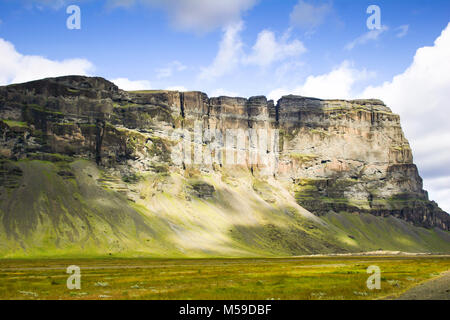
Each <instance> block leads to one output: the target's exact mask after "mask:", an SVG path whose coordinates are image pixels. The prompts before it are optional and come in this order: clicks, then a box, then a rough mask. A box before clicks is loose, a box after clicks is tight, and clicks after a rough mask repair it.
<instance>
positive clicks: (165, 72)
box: [156, 61, 186, 79]
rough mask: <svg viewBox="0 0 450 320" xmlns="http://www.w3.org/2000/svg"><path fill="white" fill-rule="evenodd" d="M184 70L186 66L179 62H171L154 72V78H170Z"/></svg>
mask: <svg viewBox="0 0 450 320" xmlns="http://www.w3.org/2000/svg"><path fill="white" fill-rule="evenodd" d="M184 70H186V66H185V65H184V64H182V63H181V62H179V61H172V62H171V63H169V64H168V65H167V66H166V67H165V68H161V69H157V70H156V77H157V78H158V79H164V78H170V77H171V76H173V74H174V73H175V72H181V71H184Z"/></svg>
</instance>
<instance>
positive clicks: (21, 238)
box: [0, 76, 450, 257]
mask: <svg viewBox="0 0 450 320" xmlns="http://www.w3.org/2000/svg"><path fill="white" fill-rule="evenodd" d="M0 119H1V120H0V134H1V142H0V170H1V175H0V257H64V256H83V257H97V256H119V257H120V256H126V257H134V256H150V257H222V256H286V255H300V254H317V253H349V252H362V251H373V250H379V249H382V250H401V251H408V252H446V253H448V252H450V232H449V230H450V216H449V215H448V214H447V213H446V212H444V211H443V210H441V209H440V208H439V206H438V205H437V204H436V203H435V202H433V201H429V199H428V195H427V193H426V191H424V190H423V186H422V179H421V178H420V176H419V174H418V170H417V167H416V166H415V165H414V163H413V159H412V151H411V149H410V146H409V144H408V141H407V140H406V139H405V137H404V134H403V132H402V129H401V125H400V119H399V116H398V115H395V114H393V113H392V112H391V110H390V109H389V108H388V107H387V106H385V105H384V104H383V102H381V101H379V100H352V101H343V100H320V99H315V98H306V97H300V96H285V97H283V98H281V99H280V100H279V101H278V102H277V103H276V104H275V103H274V101H271V100H269V101H268V100H267V99H266V98H265V97H263V96H259V97H252V98H249V99H245V98H230V97H217V98H208V96H207V95H206V94H204V93H201V92H176V91H156V90H155V91H141V92H126V91H123V90H120V89H119V88H118V87H117V86H116V85H114V84H113V83H111V82H109V81H107V80H105V79H102V78H92V77H81V76H68V77H60V78H51V79H43V80H38V81H33V82H28V83H24V84H14V85H9V86H4V87H0Z"/></svg>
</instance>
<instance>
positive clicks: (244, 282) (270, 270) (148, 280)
mask: <svg viewBox="0 0 450 320" xmlns="http://www.w3.org/2000/svg"><path fill="white" fill-rule="evenodd" d="M69 265H78V266H79V267H81V289H80V290H68V289H67V287H66V280H67V277H68V276H69V275H68V274H66V268H67V267H68V266H69ZM371 265H376V266H378V267H380V269H381V289H380V290H369V289H368V288H367V285H366V281H367V279H368V277H369V276H370V275H369V274H367V272H366V270H367V268H368V267H369V266H371ZM449 269H450V257H449V256H414V257H404V256H390V257H389V256H384V257H355V256H353V257H307V258H279V259H184V260H182V259H178V260H160V259H109V260H107V259H74V260H62V259H61V260H0V299H152V300H157V299H200V300H202V299H225V300H227V299H281V300H285V299H337V300H340V299H383V298H386V297H389V298H392V297H396V296H398V295H399V294H401V293H403V292H404V291H406V290H407V289H409V288H411V287H413V286H415V285H417V284H418V283H420V282H423V281H426V280H428V279H431V278H433V277H437V276H438V275H439V274H440V273H442V272H445V271H448V270H449Z"/></svg>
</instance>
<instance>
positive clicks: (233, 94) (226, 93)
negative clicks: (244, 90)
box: [209, 88, 239, 97]
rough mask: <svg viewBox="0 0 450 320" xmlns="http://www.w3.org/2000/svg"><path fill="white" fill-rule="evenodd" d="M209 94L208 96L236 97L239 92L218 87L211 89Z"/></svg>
mask: <svg viewBox="0 0 450 320" xmlns="http://www.w3.org/2000/svg"><path fill="white" fill-rule="evenodd" d="M209 96H210V97H221V96H226V97H238V96H239V94H238V93H237V92H235V91H228V90H226V89H222V88H219V89H216V90H214V91H212V92H211V94H210V95H209Z"/></svg>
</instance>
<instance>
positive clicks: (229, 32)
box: [199, 21, 243, 80]
mask: <svg viewBox="0 0 450 320" xmlns="http://www.w3.org/2000/svg"><path fill="white" fill-rule="evenodd" d="M242 29H243V23H242V21H241V22H239V23H236V24H232V25H229V26H228V27H226V28H225V29H224V35H223V38H222V41H221V42H220V46H219V52H218V53H217V55H216V57H215V59H214V61H213V63H212V64H211V65H210V66H208V67H206V68H203V69H202V72H201V73H200V76H199V78H200V79H201V80H211V79H214V78H219V77H221V76H223V75H225V74H227V73H230V72H232V71H233V70H234V69H235V68H236V67H237V66H238V65H239V63H240V61H241V59H242V52H243V51H242V46H243V44H242V41H241V37H240V32H241V30H242Z"/></svg>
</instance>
